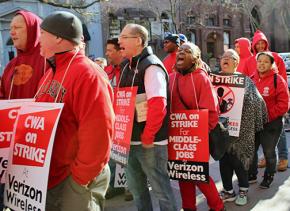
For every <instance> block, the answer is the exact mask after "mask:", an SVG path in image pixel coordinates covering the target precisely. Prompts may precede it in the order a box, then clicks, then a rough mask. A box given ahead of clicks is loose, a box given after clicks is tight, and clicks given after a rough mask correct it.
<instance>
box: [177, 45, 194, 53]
mask: <svg viewBox="0 0 290 211" xmlns="http://www.w3.org/2000/svg"><path fill="white" fill-rule="evenodd" d="M182 51H184V53H189V54H192V50H191V49H190V48H181V47H179V48H178V50H177V52H178V53H180V52H182Z"/></svg>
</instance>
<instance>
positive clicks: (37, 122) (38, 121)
mask: <svg viewBox="0 0 290 211" xmlns="http://www.w3.org/2000/svg"><path fill="white" fill-rule="evenodd" d="M24 126H25V127H26V128H33V129H37V130H38V129H41V130H44V117H38V116H28V117H27V118H26V119H25V122H24Z"/></svg>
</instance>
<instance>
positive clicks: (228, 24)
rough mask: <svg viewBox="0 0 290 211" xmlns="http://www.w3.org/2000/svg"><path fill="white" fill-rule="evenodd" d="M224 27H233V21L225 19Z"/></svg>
mask: <svg viewBox="0 0 290 211" xmlns="http://www.w3.org/2000/svg"><path fill="white" fill-rule="evenodd" d="M223 22H224V26H231V21H230V19H227V18H226V19H224V21H223Z"/></svg>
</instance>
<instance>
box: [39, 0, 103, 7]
mask: <svg viewBox="0 0 290 211" xmlns="http://www.w3.org/2000/svg"><path fill="white" fill-rule="evenodd" d="M38 1H39V2H41V3H44V4H49V5H52V6H54V7H62V8H67V9H86V8H88V7H90V6H92V5H94V4H95V3H98V2H100V1H101V0H95V1H92V2H91V3H89V4H86V5H77V4H65V3H56V2H55V1H48V0H38Z"/></svg>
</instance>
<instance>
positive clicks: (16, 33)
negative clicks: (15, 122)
mask: <svg viewBox="0 0 290 211" xmlns="http://www.w3.org/2000/svg"><path fill="white" fill-rule="evenodd" d="M40 23H41V19H40V18H39V17H38V16H37V15H35V14H33V13H31V12H29V11H23V10H21V11H18V12H16V15H15V16H14V17H13V18H12V21H11V23H10V36H11V39H12V41H13V45H14V47H15V48H16V50H17V56H16V57H15V58H14V59H12V60H11V61H10V62H9V63H8V64H7V66H6V67H5V69H4V73H3V76H2V78H1V82H0V99H19V98H33V97H34V95H35V93H36V91H37V85H38V82H39V80H40V79H41V77H42V76H43V74H44V70H45V69H44V62H45V59H44V57H42V56H41V55H40V45H39V36H40ZM3 192H4V184H3V185H2V184H1V185H0V210H3Z"/></svg>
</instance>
